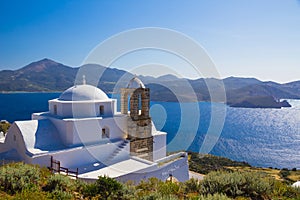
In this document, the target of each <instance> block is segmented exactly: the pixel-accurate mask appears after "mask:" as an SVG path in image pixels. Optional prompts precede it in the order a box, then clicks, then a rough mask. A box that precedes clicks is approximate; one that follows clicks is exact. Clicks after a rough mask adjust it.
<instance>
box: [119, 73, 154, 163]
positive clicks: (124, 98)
mask: <svg viewBox="0 0 300 200" xmlns="http://www.w3.org/2000/svg"><path fill="white" fill-rule="evenodd" d="M128 97H129V105H130V108H129V109H128ZM121 113H122V114H125V115H127V131H128V132H127V138H128V139H129V140H130V154H131V155H134V156H138V157H141V158H144V159H147V160H151V161H152V160H153V136H152V122H151V117H150V89H149V88H146V87H145V86H144V84H143V83H142V81H141V80H140V79H138V78H137V77H134V78H132V79H131V80H130V82H129V83H128V85H127V88H122V89H121Z"/></svg>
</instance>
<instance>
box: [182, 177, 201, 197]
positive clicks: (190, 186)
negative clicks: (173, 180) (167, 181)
mask: <svg viewBox="0 0 300 200" xmlns="http://www.w3.org/2000/svg"><path fill="white" fill-rule="evenodd" d="M200 186H201V185H200V182H199V181H198V180H197V179H194V178H192V179H190V180H188V181H186V182H184V183H183V184H182V187H183V191H184V193H185V194H187V193H197V192H199V191H200Z"/></svg>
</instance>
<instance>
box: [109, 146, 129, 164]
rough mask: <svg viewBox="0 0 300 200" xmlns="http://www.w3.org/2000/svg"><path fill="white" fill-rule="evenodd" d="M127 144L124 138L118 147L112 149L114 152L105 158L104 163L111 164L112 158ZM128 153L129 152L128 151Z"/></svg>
mask: <svg viewBox="0 0 300 200" xmlns="http://www.w3.org/2000/svg"><path fill="white" fill-rule="evenodd" d="M128 144H129V141H128V140H124V141H123V142H122V143H121V144H119V145H118V147H117V148H116V149H115V150H114V152H113V153H112V154H111V155H110V156H109V157H108V158H107V160H106V161H105V162H104V164H106V165H109V164H112V163H113V161H114V159H115V158H116V157H117V156H118V155H119V154H120V152H122V151H123V150H124V148H125V147H126V146H127V145H128ZM128 153H129V152H128Z"/></svg>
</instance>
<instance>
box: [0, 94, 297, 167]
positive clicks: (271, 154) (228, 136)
mask: <svg viewBox="0 0 300 200" xmlns="http://www.w3.org/2000/svg"><path fill="white" fill-rule="evenodd" d="M58 96H59V93H12V94H0V119H6V120H8V121H10V122H13V121H15V120H28V119H30V118H31V113H33V112H42V111H46V110H48V100H49V99H53V98H57V97H58ZM289 102H290V103H291V105H292V106H293V107H292V108H283V109H247V108H230V107H227V106H226V105H224V104H211V103H207V102H200V103H174V102H151V110H150V111H151V116H152V119H153V121H154V123H155V125H156V127H157V129H158V130H161V131H165V132H168V150H169V151H176V150H182V149H184V150H191V151H195V152H200V151H205V150H207V148H203V147H204V146H206V145H207V144H208V143H209V141H214V140H215V141H216V145H215V146H213V148H212V150H211V151H210V153H212V154H214V155H220V156H225V157H228V158H231V159H234V160H239V161H246V162H249V163H250V164H252V165H255V166H263V167H278V168H283V167H287V168H293V167H297V168H300V101H298V100H289ZM212 105H213V106H214V107H216V108H217V109H215V110H213V113H215V114H216V116H217V118H213V119H211V116H212V108H213V107H212ZM223 114H224V125H223V121H222V119H223V118H222V115H223ZM220 116H221V117H220ZM220 127H221V129H220V130H221V131H218V130H219V129H218V128H220ZM208 132H209V134H207V133H208ZM219 135H220V136H219ZM206 136H208V137H210V139H212V140H205V139H204V138H205V137H206ZM218 136H219V137H218ZM204 141H205V142H204ZM210 145H212V144H208V146H210ZM208 149H209V148H208Z"/></svg>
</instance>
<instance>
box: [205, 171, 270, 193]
mask: <svg viewBox="0 0 300 200" xmlns="http://www.w3.org/2000/svg"><path fill="white" fill-rule="evenodd" d="M273 183H274V180H273V179H270V178H266V177H264V176H262V175H261V174H259V173H253V172H221V171H219V172H211V173H209V174H208V175H207V176H205V177H204V180H203V181H202V183H201V191H200V192H201V193H202V194H216V193H219V194H226V195H227V196H228V197H233V198H235V197H238V196H246V197H252V198H260V197H263V196H267V195H269V194H271V192H272V189H273Z"/></svg>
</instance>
